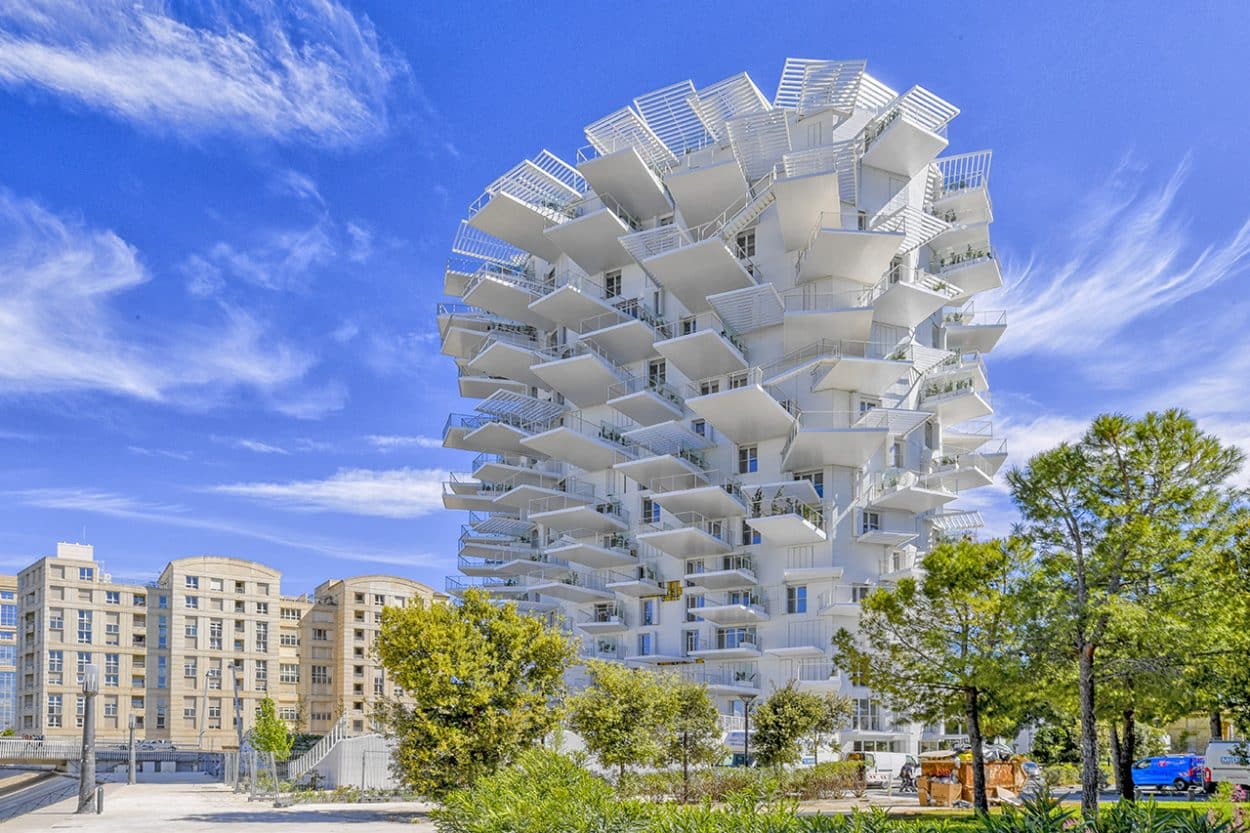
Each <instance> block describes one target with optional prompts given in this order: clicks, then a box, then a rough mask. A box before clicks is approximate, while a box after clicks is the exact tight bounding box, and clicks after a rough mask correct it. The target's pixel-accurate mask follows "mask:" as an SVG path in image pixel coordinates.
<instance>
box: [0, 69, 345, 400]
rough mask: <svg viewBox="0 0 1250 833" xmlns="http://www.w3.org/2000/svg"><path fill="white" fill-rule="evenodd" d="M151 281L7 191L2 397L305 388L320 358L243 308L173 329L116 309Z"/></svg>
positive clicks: (0, 291) (279, 394) (2, 225)
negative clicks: (269, 329) (138, 320)
mask: <svg viewBox="0 0 1250 833" xmlns="http://www.w3.org/2000/svg"><path fill="white" fill-rule="evenodd" d="M0 51H3V50H0ZM149 280H150V275H149V273H148V271H147V270H146V268H145V267H144V265H143V263H142V261H141V260H140V258H139V255H138V253H137V252H136V250H135V249H134V247H132V246H130V245H129V244H128V243H126V241H124V240H122V239H121V238H120V237H118V236H117V235H116V234H114V233H113V232H111V231H101V230H96V229H91V228H87V227H86V226H84V225H83V224H82V223H81V222H78V221H71V220H67V219H64V218H61V217H58V216H56V215H54V214H53V213H51V212H50V211H48V210H47V209H45V208H44V207H42V206H40V205H39V204H37V203H35V202H32V201H30V200H25V199H20V198H18V197H16V196H14V195H12V194H11V193H9V192H7V191H3V190H0V394H4V393H10V394H12V393H22V394H30V393H50V392H63V391H105V392H109V393H113V394H117V395H122V396H126V397H131V398H136V399H141V400H147V401H156V402H174V403H179V404H185V405H188V406H198V407H210V406H214V405H217V404H219V403H220V402H221V401H222V400H223V398H224V397H225V395H226V394H227V393H229V392H231V391H236V390H239V389H251V390H253V391H256V392H258V393H259V394H260V395H261V398H263V399H265V400H266V401H267V402H268V403H269V404H270V405H271V406H273V407H278V406H279V405H282V404H283V403H284V402H285V401H286V397H287V396H288V395H290V396H296V395H297V394H299V395H303V394H302V380H303V378H304V376H305V374H306V373H307V372H308V371H309V370H310V368H311V367H312V366H313V364H314V361H315V360H314V357H313V356H312V355H310V354H308V353H306V352H305V351H303V350H300V349H297V348H295V347H293V346H291V345H289V344H287V343H285V342H282V341H278V340H275V339H274V338H272V337H271V336H270V334H269V333H268V332H267V327H266V325H265V324H264V323H263V322H262V321H261V320H260V319H258V318H257V317H256V316H255V315H253V314H252V313H250V312H248V311H245V310H243V309H241V308H238V307H234V306H231V305H229V304H226V303H218V304H215V305H213V306H212V307H211V308H209V313H210V314H208V315H206V316H204V317H203V320H186V319H185V318H183V319H180V320H177V321H172V320H171V321H170V322H169V323H168V324H166V325H162V324H159V323H152V322H149V321H145V322H143V323H142V324H141V325H140V324H136V323H135V322H134V321H133V320H132V317H131V316H129V315H124V314H121V312H120V309H119V307H120V305H121V303H122V302H123V301H124V300H125V299H127V297H128V295H127V294H128V293H130V292H133V291H135V290H137V289H138V288H140V287H142V286H143V285H144V284H146V283H147V282H148V281H149ZM325 404H327V403H323V405H325Z"/></svg>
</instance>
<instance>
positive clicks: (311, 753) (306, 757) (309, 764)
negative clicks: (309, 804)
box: [286, 715, 350, 782]
mask: <svg viewBox="0 0 1250 833" xmlns="http://www.w3.org/2000/svg"><path fill="white" fill-rule="evenodd" d="M349 725H350V721H349V720H348V717H347V715H343V716H342V717H340V718H339V719H338V722H336V723H335V724H334V726H333V727H332V728H331V729H330V731H329V732H327V733H326V734H325V735H324V736H323V737H322V738H321V740H319V741H317V743H316V744H314V745H313V747H312V748H311V749H309V750H308V751H307V752H305V753H304V754H303V755H300V756H299V757H298V758H296V759H294V760H293V761H291V762H290V763H288V764H287V769H286V771H287V778H288V779H289V780H290V781H291V782H296V781H299V779H301V778H303V777H304V775H305V774H307V773H308V771H309V770H311V769H312V768H313V767H315V766H316V765H317V764H319V763H321V762H322V761H323V760H324V759H325V756H326V755H328V754H330V750H331V749H333V748H334V746H335V744H337V743H338V742H339V741H341V740H342V739H343V738H345V737H347V728H348V726H349Z"/></svg>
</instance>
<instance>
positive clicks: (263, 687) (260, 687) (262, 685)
mask: <svg viewBox="0 0 1250 833" xmlns="http://www.w3.org/2000/svg"><path fill="white" fill-rule="evenodd" d="M256 690H257V691H268V690H269V661H268V660H264V659H258V660H256Z"/></svg>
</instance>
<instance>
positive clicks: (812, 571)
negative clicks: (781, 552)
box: [782, 547, 843, 584]
mask: <svg viewBox="0 0 1250 833" xmlns="http://www.w3.org/2000/svg"><path fill="white" fill-rule="evenodd" d="M834 560H835V559H834V557H833V554H832V553H831V552H829V551H828V550H827V549H825V548H824V547H821V548H820V554H819V555H818V554H817V552H816V547H794V548H792V549H790V550H788V551H787V552H786V562H785V570H784V572H782V581H783V582H784V583H785V584H811V583H813V582H819V581H829V580H831V579H840V578H842V573H843V569H842V566H841V565H839V564H835V563H834Z"/></svg>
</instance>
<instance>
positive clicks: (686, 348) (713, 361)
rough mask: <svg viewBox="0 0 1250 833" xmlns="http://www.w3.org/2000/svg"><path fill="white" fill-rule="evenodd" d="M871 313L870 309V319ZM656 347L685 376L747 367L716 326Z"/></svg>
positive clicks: (736, 349) (713, 373)
mask: <svg viewBox="0 0 1250 833" xmlns="http://www.w3.org/2000/svg"><path fill="white" fill-rule="evenodd" d="M871 319H872V313H871V312H870V313H869V321H870V322H871ZM655 351H656V352H657V353H659V354H660V355H661V356H663V357H664V358H665V360H666V361H668V362H670V363H672V365H673V366H674V367H676V368H677V369H678V370H680V371H681V372H682V373H683V374H685V376H686V378H688V379H707V378H710V377H712V376H721V375H724V374H727V373H737V372H738V371H741V370H746V369H747V360H746V357H745V356H743V355H742V351H741V350H739V349H738V348H737V347H736V346H735V345H734V343H733V342H732V341H730V340H729V339H728V338H726V337H725V336H724V335H722V334H721V333H720V332H719V331H718V330H714V329H706V330H696V331H695V332H693V333H689V334H687V335H681V336H676V337H674V338H669V339H664V340H662V341H657V342H656V343H655Z"/></svg>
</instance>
